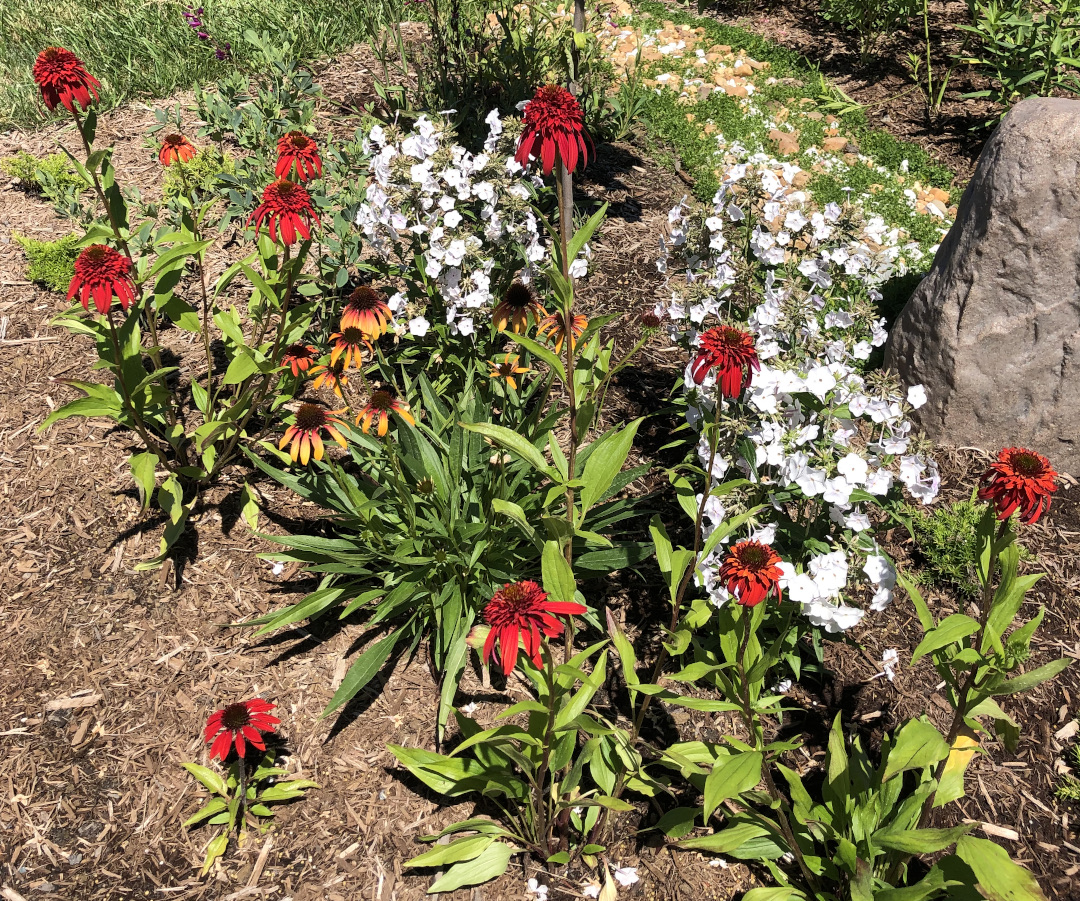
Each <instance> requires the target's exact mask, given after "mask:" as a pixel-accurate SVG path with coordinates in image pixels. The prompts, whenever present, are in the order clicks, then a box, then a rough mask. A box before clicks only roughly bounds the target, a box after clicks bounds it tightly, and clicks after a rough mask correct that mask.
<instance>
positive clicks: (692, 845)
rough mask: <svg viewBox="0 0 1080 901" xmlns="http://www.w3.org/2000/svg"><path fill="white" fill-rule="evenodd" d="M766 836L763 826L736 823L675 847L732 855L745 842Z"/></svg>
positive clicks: (686, 839) (689, 839)
mask: <svg viewBox="0 0 1080 901" xmlns="http://www.w3.org/2000/svg"><path fill="white" fill-rule="evenodd" d="M768 834H769V831H768V830H767V829H766V828H765V827H763V826H755V825H754V824H752V823H737V824H736V825H734V826H728V827H727V828H726V829H721V830H720V831H719V832H714V833H713V834H712V835H702V836H697V837H696V838H684V839H683V840H682V841H681V842H679V843H678V844H677V845H676V846H675V847H677V848H682V849H683V850H695V851H712V852H713V853H714V854H734V853H735V852H736V851H738V850H739V848H741V847H742V846H743V845H745V844H746V843H747V842H750V841H752V840H754V839H756V838H760V837H761V836H763V835H768Z"/></svg>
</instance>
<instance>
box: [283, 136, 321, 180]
mask: <svg viewBox="0 0 1080 901" xmlns="http://www.w3.org/2000/svg"><path fill="white" fill-rule="evenodd" d="M277 152H278V161H277V167H276V168H275V169H274V175H276V176H277V177H278V178H295V179H296V181H298V182H304V181H310V180H311V179H313V178H315V177H316V176H321V175H322V160H321V159H319V145H318V144H316V143H315V142H314V141H313V140H312V139H311V138H309V137H308V136H307V135H306V134H304V133H303V132H302V131H290V132H289V133H288V134H287V135H284V136H283V137H281V138H279V139H278V142H277Z"/></svg>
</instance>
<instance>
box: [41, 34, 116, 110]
mask: <svg viewBox="0 0 1080 901" xmlns="http://www.w3.org/2000/svg"><path fill="white" fill-rule="evenodd" d="M34 82H35V84H37V86H38V90H40V91H41V99H42V100H43V101H44V102H45V106H46V107H48V108H49V110H50V111H51V110H54V109H56V104H58V103H62V104H63V105H64V107H65V108H66V109H67V111H68V112H69V113H74V112H75V104H78V105H79V106H81V107H82V108H83V109H88V108H89V106H90V95H91V94H93V95H94V100H97V99H98V88H100V87H101V83H100V82H99V81H98V80H97V79H96V78H94V76H93V75H91V74H90V73H89V72H87V71H86V66H84V65H83V62H82V60H81V59H79V58H78V57H77V56H76V55H75V54H74V53H72V52H71V51H70V50H65V49H64V48H63V47H48V48H47V49H45V50H42V51H41V53H39V54H38V58H37V60H35V61H34Z"/></svg>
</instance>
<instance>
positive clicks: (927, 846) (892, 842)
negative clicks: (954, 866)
mask: <svg viewBox="0 0 1080 901" xmlns="http://www.w3.org/2000/svg"><path fill="white" fill-rule="evenodd" d="M973 828H974V826H973V825H972V824H966V825H963V826H954V827H953V828H951V829H904V828H903V827H894V828H889V829H882V830H880V831H878V832H875V833H874V838H873V840H874V842H875V843H876V844H878V845H880V846H881V847H882V848H888V849H889V850H890V851H902V852H903V853H905V854H935V853H936V852H938V851H944V850H945V849H946V848H948V847H949V846H950V845H953V844H955V843H956V841H957V839H959V838H960V836H962V835H967V833H968V832H970V831H971V830H972V829H973Z"/></svg>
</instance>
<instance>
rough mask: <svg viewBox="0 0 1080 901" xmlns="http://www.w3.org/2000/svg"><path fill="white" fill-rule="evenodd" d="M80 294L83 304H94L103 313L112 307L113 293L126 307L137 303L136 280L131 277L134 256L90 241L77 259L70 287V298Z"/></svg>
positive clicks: (88, 305) (85, 305)
mask: <svg viewBox="0 0 1080 901" xmlns="http://www.w3.org/2000/svg"><path fill="white" fill-rule="evenodd" d="M76 294H77V295H78V296H79V300H80V301H82V305H83V307H84V308H85V309H86V310H87V311H89V310H90V298H91V297H92V298H93V299H94V308H95V309H96V310H97V311H98V312H99V313H101V314H102V315H104V314H105V313H108V312H109V309H110V308H111V307H112V299H113V295H115V296H116V298H117V299H118V300H119V301H120V306H121V308H122V309H124V310H127V308H128V307H130V306H131V305H132V304H133V303H135V282H134V281H132V278H131V260H129V259H128V258H127V257H126V256H124V255H123V254H121V253H118V252H117V251H115V250H113V249H112V248H111V247H108V246H107V245H105V244H91V245H90V246H89V247H87V248H85V249H84V250H83V252H82V253H80V254H79V255H78V257H76V259H75V277H74V278H73V279H72V280H71V287H69V288H68V295H67V299H68V300H71V299H72V298H74V297H75V295H76Z"/></svg>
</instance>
